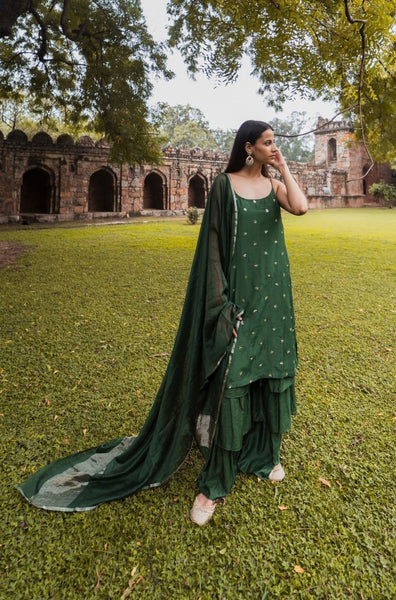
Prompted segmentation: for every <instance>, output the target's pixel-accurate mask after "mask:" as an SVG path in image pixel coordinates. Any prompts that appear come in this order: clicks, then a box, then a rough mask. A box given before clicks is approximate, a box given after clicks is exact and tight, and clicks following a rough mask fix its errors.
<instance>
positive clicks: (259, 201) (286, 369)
mask: <svg viewBox="0 0 396 600" xmlns="http://www.w3.org/2000/svg"><path fill="white" fill-rule="evenodd" d="M268 166H271V167H274V168H276V169H278V170H279V172H280V173H281V176H282V179H283V182H284V183H281V182H280V181H277V180H273V179H271V178H270V177H269V173H268ZM226 173H227V175H223V174H222V175H219V176H218V178H217V180H216V181H215V183H214V186H213V189H212V195H213V194H215V193H216V191H215V190H216V188H217V187H218V186H219V185H220V182H223V185H225V186H226V190H227V192H226V194H225V198H226V197H227V199H228V202H230V194H231V195H232V196H233V201H234V203H235V214H236V215H237V222H236V240H235V249H234V253H233V258H232V259H231V265H230V267H231V268H230V270H229V275H228V285H229V289H228V294H229V298H230V299H231V300H232V301H233V302H234V303H235V305H236V306H238V307H239V309H238V311H239V312H238V314H237V323H236V328H235V329H234V331H233V336H234V341H233V343H232V346H231V348H230V353H229V361H228V367H227V374H226V378H225V379H226V380H225V392H224V396H223V399H222V404H221V408H220V416H219V425H218V427H217V431H216V436H215V439H214V443H213V445H212V448H211V452H210V456H209V459H208V461H207V463H206V465H205V467H204V469H203V471H202V473H201V475H200V477H199V480H198V483H199V489H200V493H199V495H198V496H197V498H196V500H195V502H194V505H193V508H192V511H191V519H192V520H193V521H194V522H196V523H198V524H200V525H202V524H204V523H206V522H207V521H208V520H209V519H210V518H211V516H212V515H213V512H214V510H215V507H216V501H217V499H218V498H223V497H224V496H226V495H227V494H228V493H229V492H230V490H231V487H232V485H233V483H234V480H235V477H236V475H237V473H238V471H244V472H246V473H254V474H256V475H257V476H258V477H260V478H261V479H266V478H267V477H268V479H270V480H272V481H281V480H282V479H283V478H284V476H285V473H284V471H283V468H282V466H281V464H280V444H281V437H282V433H283V432H284V431H286V430H287V429H288V428H289V426H290V415H291V414H292V413H293V412H295V399H294V375H295V369H296V366H297V354H296V343H295V330H294V315H293V306H292V298H291V286H290V278H289V265H288V259H287V253H286V248H285V243H284V237H283V228H282V222H281V217H280V206H281V207H283V208H284V209H285V210H287V211H288V212H291V213H293V214H296V215H302V214H304V213H305V212H306V211H307V208H308V205H307V200H306V198H305V196H304V194H303V193H302V191H301V190H300V188H299V187H298V185H297V183H296V182H295V180H294V179H293V177H292V176H291V174H290V171H289V169H288V167H287V165H286V163H285V161H284V159H283V157H282V155H281V153H280V152H279V150H278V149H277V148H276V146H275V141H274V132H273V130H272V128H271V126H270V125H268V124H266V123H263V122H257V121H247V122H245V123H244V124H243V125H242V126H241V127H240V129H239V131H238V133H237V135H236V138H235V142H234V146H233V149H232V152H231V157H230V161H229V163H228V166H227V169H226ZM224 180H225V181H224ZM227 187H228V189H227ZM242 315H243V316H242ZM242 318H243V320H242Z"/></svg>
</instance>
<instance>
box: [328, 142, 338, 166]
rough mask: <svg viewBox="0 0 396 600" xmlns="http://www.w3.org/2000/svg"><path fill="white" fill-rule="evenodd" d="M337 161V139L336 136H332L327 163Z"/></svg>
mask: <svg viewBox="0 0 396 600" xmlns="http://www.w3.org/2000/svg"><path fill="white" fill-rule="evenodd" d="M336 162H337V140H336V139H335V138H330V139H329V141H328V142H327V163H328V164H331V163H336Z"/></svg>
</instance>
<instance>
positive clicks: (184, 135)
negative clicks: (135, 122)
mask: <svg viewBox="0 0 396 600" xmlns="http://www.w3.org/2000/svg"><path fill="white" fill-rule="evenodd" d="M152 120H153V123H154V124H155V126H156V127H157V128H158V130H159V134H160V136H161V137H162V138H163V139H164V141H165V142H166V143H167V144H171V145H172V146H184V147H185V148H196V147H198V148H201V149H202V150H208V149H216V148H218V147H219V146H218V144H217V141H216V139H215V137H214V136H213V133H212V132H211V130H210V127H209V123H208V122H207V120H206V118H205V115H204V114H203V112H202V111H201V110H199V108H194V107H193V106H190V104H187V105H185V106H184V105H181V104H177V105H176V106H170V105H169V104H167V103H166V102H159V103H158V104H157V105H156V106H155V107H154V108H153V110H152Z"/></svg>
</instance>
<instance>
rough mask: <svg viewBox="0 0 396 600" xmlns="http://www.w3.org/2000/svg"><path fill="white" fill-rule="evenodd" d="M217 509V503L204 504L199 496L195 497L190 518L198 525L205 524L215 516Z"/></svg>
mask: <svg viewBox="0 0 396 600" xmlns="http://www.w3.org/2000/svg"><path fill="white" fill-rule="evenodd" d="M215 509H216V503H213V504H212V506H202V505H201V504H200V503H199V501H198V498H195V500H194V504H193V506H192V509H191V512H190V519H191V521H192V522H193V523H196V524H197V525H205V523H207V522H208V521H209V520H210V519H211V518H212V517H213V513H214V511H215Z"/></svg>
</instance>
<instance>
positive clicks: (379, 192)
mask: <svg viewBox="0 0 396 600" xmlns="http://www.w3.org/2000/svg"><path fill="white" fill-rule="evenodd" d="M369 192H370V194H372V195H373V196H374V197H375V198H379V199H381V200H385V201H386V202H389V206H390V208H391V207H392V205H393V204H396V188H395V186H394V185H390V184H389V183H385V181H380V182H379V183H373V184H372V185H371V186H370V187H369Z"/></svg>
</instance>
